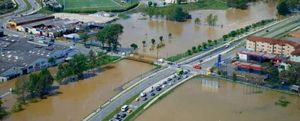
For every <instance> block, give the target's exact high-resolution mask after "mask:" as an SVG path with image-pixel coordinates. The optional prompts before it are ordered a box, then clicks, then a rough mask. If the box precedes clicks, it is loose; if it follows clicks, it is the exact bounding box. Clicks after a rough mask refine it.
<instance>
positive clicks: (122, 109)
mask: <svg viewBox="0 0 300 121" xmlns="http://www.w3.org/2000/svg"><path fill="white" fill-rule="evenodd" d="M128 109H129V108H128V105H123V106H122V108H121V111H122V112H126V111H127V110H128Z"/></svg>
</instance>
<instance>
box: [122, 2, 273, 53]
mask: <svg viewBox="0 0 300 121" xmlns="http://www.w3.org/2000/svg"><path fill="white" fill-rule="evenodd" d="M275 6H276V2H274V1H272V0H269V2H256V3H253V4H252V5H251V6H250V7H249V9H247V10H238V9H229V10H226V11H224V10H198V11H193V12H191V15H192V17H193V19H192V20H190V21H187V22H181V23H179V22H172V21H166V20H164V19H159V18H152V19H147V20H140V18H141V15H140V14H133V15H132V16H131V18H129V19H126V20H119V21H117V23H120V24H122V25H123V26H124V33H123V34H122V36H121V41H120V42H121V44H122V46H123V47H130V44H132V43H136V44H138V46H139V47H140V49H139V52H140V53H143V54H146V55H151V56H155V57H156V56H157V54H158V56H160V57H169V56H172V55H176V54H177V53H180V52H185V51H186V50H187V49H190V48H192V47H193V46H195V45H198V44H200V43H202V42H204V41H207V40H208V39H218V38H220V37H222V36H223V35H224V34H226V33H229V32H230V31H231V30H235V29H238V28H241V27H244V26H246V25H249V24H252V23H254V22H257V21H260V20H263V19H271V18H276V7H275ZM209 14H213V15H217V16H218V21H217V26H215V27H209V26H207V25H206V22H205V19H206V17H207V16H208V15H209ZM197 17H199V18H200V19H201V25H196V24H195V23H194V19H195V18H197ZM221 25H223V27H221ZM169 33H172V38H171V39H169V37H168V34H169ZM160 36H163V37H164V43H165V44H166V46H165V47H163V48H160V49H159V51H158V52H157V50H156V49H155V50H151V51H150V49H149V48H150V47H151V45H152V43H151V39H152V38H154V39H155V40H156V43H159V42H160V40H159V37H160ZM144 40H145V41H146V46H147V47H145V48H143V44H142V41H144Z"/></svg>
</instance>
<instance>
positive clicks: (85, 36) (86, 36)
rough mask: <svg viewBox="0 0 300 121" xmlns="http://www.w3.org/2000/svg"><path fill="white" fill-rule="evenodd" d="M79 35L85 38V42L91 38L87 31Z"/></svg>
mask: <svg viewBox="0 0 300 121" xmlns="http://www.w3.org/2000/svg"><path fill="white" fill-rule="evenodd" d="M79 36H80V39H82V40H83V43H84V44H86V42H87V40H88V39H89V36H88V35H87V34H86V33H82V34H80V35H79Z"/></svg>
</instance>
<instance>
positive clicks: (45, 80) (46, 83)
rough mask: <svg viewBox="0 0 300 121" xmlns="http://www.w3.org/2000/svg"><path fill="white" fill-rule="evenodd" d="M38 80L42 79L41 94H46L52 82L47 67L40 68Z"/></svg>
mask: <svg viewBox="0 0 300 121" xmlns="http://www.w3.org/2000/svg"><path fill="white" fill-rule="evenodd" d="M39 75H40V81H42V83H41V84H42V95H44V94H47V93H48V90H49V89H50V87H51V86H52V84H53V81H54V78H53V76H52V75H51V73H50V71H49V70H48V69H42V70H41V72H40V73H39Z"/></svg>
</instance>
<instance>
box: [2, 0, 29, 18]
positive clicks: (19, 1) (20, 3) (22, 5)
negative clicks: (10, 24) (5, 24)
mask: <svg viewBox="0 0 300 121" xmlns="http://www.w3.org/2000/svg"><path fill="white" fill-rule="evenodd" d="M15 1H16V3H17V4H18V8H17V9H16V10H15V11H12V12H10V13H6V14H3V15H1V16H0V18H1V19H2V18H4V17H7V16H11V15H15V14H17V13H20V12H21V11H23V10H25V9H26V3H25V2H24V1H23V0H15Z"/></svg>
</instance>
